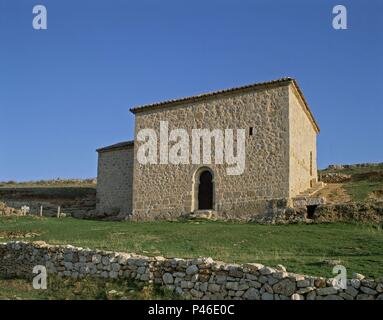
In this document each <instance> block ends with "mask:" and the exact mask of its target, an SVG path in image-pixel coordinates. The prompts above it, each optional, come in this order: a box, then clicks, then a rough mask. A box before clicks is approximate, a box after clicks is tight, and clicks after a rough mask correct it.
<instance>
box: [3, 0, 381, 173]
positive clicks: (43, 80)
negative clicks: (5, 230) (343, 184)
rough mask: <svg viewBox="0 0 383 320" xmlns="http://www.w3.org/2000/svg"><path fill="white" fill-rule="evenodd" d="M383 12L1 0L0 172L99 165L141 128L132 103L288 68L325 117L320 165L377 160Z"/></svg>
mask: <svg viewBox="0 0 383 320" xmlns="http://www.w3.org/2000/svg"><path fill="white" fill-rule="evenodd" d="M36 4H43V5H45V6H46V8H47V10H48V30H40V31H36V30H34V29H33V28H32V19H33V15H32V7H33V6H34V5H36ZM336 4H344V5H345V6H346V7H347V9H348V27H349V28H348V30H334V29H333V28H332V18H333V14H332V8H333V6H335V5H336ZM382 14H383V1H379V0H369V1H368V2H367V1H344V0H342V1H340V2H339V1H329V0H311V1H307V0H300V1H298V0H295V1H294V0H291V1H289V2H287V1H283V0H280V1H266V0H264V1H254V0H252V1H238V0H231V1H227V0H219V1H207V0H205V1H197V0H194V1H179V0H178V1H168V0H162V1H158V0H153V1H148V0H140V1H122V0H110V1H98V0H89V1H86V0H82V1H78V0H77V1H72V0H66V1H57V0H35V1H31V0H0V123H1V125H0V137H1V139H0V150H1V151H0V180H31V179H43V178H57V177H62V178H68V177H94V176H96V170H97V154H96V152H95V149H96V148H98V147H100V146H104V145H108V144H112V143H115V142H119V141H123V140H128V139H133V130H134V123H133V120H134V119H133V115H132V114H130V112H129V108H130V107H131V106H135V105H139V104H145V103H150V102H156V101H161V100H164V99H170V98H176V97H182V96H188V95H193V94H198V93H202V92H208V91H212V90H217V89H223V88H227V87H233V86H239V85H244V84H248V83H253V82H259V81H266V80H271V79H276V78H280V77H284V76H291V77H294V78H296V79H297V80H298V83H299V84H300V86H301V88H302V90H303V92H304V94H305V96H306V98H307V100H308V102H309V104H310V106H311V108H312V110H313V113H314V115H315V117H316V119H317V121H318V123H319V125H320V127H321V133H320V135H319V137H318V164H319V167H321V168H323V167H325V166H327V165H328V164H331V163H358V162H382V161H383V125H382V122H383V108H382V107H383V105H382V101H383V77H382V76H383V15H382Z"/></svg>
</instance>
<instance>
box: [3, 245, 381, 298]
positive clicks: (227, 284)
mask: <svg viewBox="0 0 383 320" xmlns="http://www.w3.org/2000/svg"><path fill="white" fill-rule="evenodd" d="M0 261H1V264H0V275H1V276H7V277H15V276H18V277H27V278H31V277H32V275H33V274H32V269H33V267H34V266H35V265H44V266H46V267H47V270H48V273H55V274H58V275H59V276H62V277H72V278H83V277H86V276H93V277H101V278H111V279H117V278H127V279H133V280H136V281H143V282H146V283H152V284H157V285H161V286H165V287H167V288H168V289H170V290H172V291H174V292H175V293H176V294H178V295H179V296H180V297H184V298H188V299H240V300H242V299H247V300H383V278H382V279H378V280H367V279H364V277H363V276H362V275H360V274H356V275H355V277H354V278H353V279H349V280H348V281H347V289H345V290H343V289H337V288H336V287H334V281H333V280H332V279H325V278H320V277H311V276H304V275H298V274H294V273H289V272H286V269H285V268H284V267H283V266H281V265H279V266H278V267H276V268H270V267H267V266H264V265H262V264H257V263H247V264H241V265H239V264H228V263H223V262H218V261H214V260H213V259H211V258H197V259H178V258H164V257H145V256H139V255H135V254H129V253H121V252H107V251H99V250H91V249H83V248H76V247H73V246H69V245H67V246H52V245H47V244H46V243H44V242H34V243H27V242H10V243H2V244H0Z"/></svg>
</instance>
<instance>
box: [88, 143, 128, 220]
mask: <svg viewBox="0 0 383 320" xmlns="http://www.w3.org/2000/svg"><path fill="white" fill-rule="evenodd" d="M133 157H134V156H133V147H125V148H123V149H117V150H109V151H105V152H99V157H98V175H97V200H96V207H97V209H96V210H97V214H98V215H103V214H104V215H106V216H117V215H119V216H120V217H121V216H126V215H129V214H131V212H132V194H133Z"/></svg>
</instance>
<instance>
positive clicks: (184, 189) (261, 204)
mask: <svg viewBox="0 0 383 320" xmlns="http://www.w3.org/2000/svg"><path fill="white" fill-rule="evenodd" d="M288 103H289V86H288V85H283V86H281V85H279V86H275V87H271V86H269V87H268V88H266V89H265V88H263V89H262V88H260V89H257V90H251V91H245V92H239V93H235V94H229V95H220V96H219V97H214V98H213V99H208V100H205V101H201V102H196V103H191V104H188V105H178V106H170V107H168V108H164V109H161V110H156V111H150V110H149V111H144V112H140V113H137V114H136V115H135V116H136V132H135V136H137V132H138V130H141V129H145V128H146V129H147V128H151V129H154V130H156V132H157V135H158V137H159V126H160V121H168V122H169V131H170V130H172V129H175V128H183V129H186V130H187V132H188V133H189V136H190V137H191V130H192V129H194V128H203V129H205V128H206V129H210V130H213V129H222V130H224V129H226V128H231V129H245V130H246V161H247V162H246V165H245V172H244V173H243V174H242V175H237V176H235V175H234V176H230V175H227V173H226V165H215V164H211V165H207V166H208V167H209V168H210V169H211V170H212V171H213V174H214V187H215V200H214V209H215V210H216V211H217V213H218V215H219V216H220V217H221V218H229V219H237V218H239V219H244V218H245V219H246V218H249V217H251V216H254V215H256V214H258V213H260V212H265V211H267V210H269V209H270V207H275V206H279V204H285V203H286V198H288V195H289V185H288V181H289V177H288V175H289V160H288V157H289V147H288V146H289V144H288V140H289V122H288V121H286V119H288V112H289V110H288V109H289V108H288ZM250 127H252V128H253V135H252V136H250V135H249V128H250ZM234 135H235V136H236V131H234ZM190 140H191V139H190ZM213 145H214V144H213ZM138 147H139V143H135V157H136V154H137V148H138ZM190 150H191V141H190ZM213 154H214V153H213ZM134 161H135V165H134V192H133V216H132V219H137V220H143V219H168V218H177V217H179V216H181V215H183V214H188V213H190V212H192V211H194V209H195V208H194V206H193V203H194V202H193V198H195V197H196V194H195V191H194V190H195V188H194V184H193V179H194V174H195V172H196V171H197V170H198V169H199V168H201V167H203V166H204V165H202V164H201V165H192V164H181V165H172V164H168V165H167V164H160V165H142V164H140V163H138V162H137V159H136V158H135V160H134ZM213 162H214V157H213ZM190 163H191V161H190ZM270 199H273V201H272V202H269V200H270Z"/></svg>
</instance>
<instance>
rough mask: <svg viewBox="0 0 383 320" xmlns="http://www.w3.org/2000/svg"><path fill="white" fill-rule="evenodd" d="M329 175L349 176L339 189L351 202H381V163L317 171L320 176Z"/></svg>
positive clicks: (382, 184)
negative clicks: (341, 189) (344, 192)
mask: <svg viewBox="0 0 383 320" xmlns="http://www.w3.org/2000/svg"><path fill="white" fill-rule="evenodd" d="M329 173H330V174H342V175H349V176H350V179H349V180H348V181H346V182H344V183H342V186H341V187H342V188H343V189H344V190H345V191H346V192H347V194H348V195H349V196H350V198H351V200H352V201H374V200H378V201H383V163H377V164H357V165H342V166H340V167H339V168H337V167H335V168H334V167H329V168H327V169H325V170H320V171H319V174H320V175H321V176H323V175H326V174H329Z"/></svg>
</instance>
